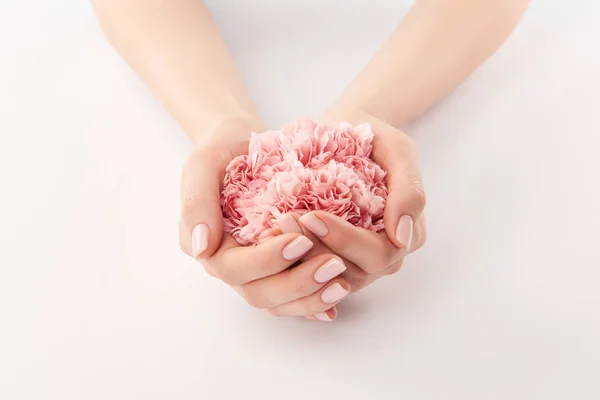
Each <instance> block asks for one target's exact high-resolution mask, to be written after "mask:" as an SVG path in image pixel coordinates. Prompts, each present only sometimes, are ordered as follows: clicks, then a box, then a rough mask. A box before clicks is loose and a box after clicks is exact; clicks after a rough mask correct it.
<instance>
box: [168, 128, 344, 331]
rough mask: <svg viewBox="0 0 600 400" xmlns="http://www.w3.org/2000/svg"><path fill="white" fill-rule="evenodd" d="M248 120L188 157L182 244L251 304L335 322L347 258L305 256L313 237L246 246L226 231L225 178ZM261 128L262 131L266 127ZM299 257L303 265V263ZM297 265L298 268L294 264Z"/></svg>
mask: <svg viewBox="0 0 600 400" xmlns="http://www.w3.org/2000/svg"><path fill="white" fill-rule="evenodd" d="M252 129H256V128H253V127H252V126H251V125H249V124H245V123H242V124H239V123H238V124H233V125H232V124H229V125H228V126H227V127H225V126H223V127H221V128H219V129H218V130H216V131H215V132H214V134H213V135H211V136H210V137H209V138H207V139H205V140H204V141H203V142H202V143H200V144H198V145H197V147H196V149H195V150H194V152H193V153H192V154H191V155H190V157H189V158H188V160H187V161H186V163H185V166H184V169H183V176H182V192H181V193H182V213H181V220H180V224H179V226H180V228H179V239H180V245H181V248H182V250H183V251H184V252H185V253H186V254H188V255H190V256H192V257H194V258H195V259H197V260H199V261H200V262H201V263H202V265H203V266H204V268H205V269H206V271H207V272H208V273H209V274H210V275H212V276H214V277H216V278H219V279H221V280H222V281H223V282H225V283H226V284H228V285H230V286H232V287H233V288H234V289H235V290H236V291H237V292H238V293H239V294H241V295H242V296H243V297H244V299H246V300H247V302H248V303H249V304H251V305H252V306H255V307H258V308H266V309H269V310H270V311H271V312H272V313H273V314H275V315H281V316H284V315H285V316H287V315H290V316H291V315H297V316H305V315H316V317H317V318H320V319H322V320H326V321H330V320H333V319H334V318H335V316H336V310H335V308H334V306H335V304H336V303H338V302H339V301H340V300H341V299H342V298H344V297H345V296H346V295H347V294H348V293H349V292H350V289H351V287H350V285H349V284H348V282H347V281H346V280H345V279H344V278H342V277H340V276H339V274H341V273H342V272H343V271H344V270H345V266H344V264H343V261H342V260H341V259H340V258H339V257H336V256H334V255H332V254H331V253H330V252H327V251H322V252H321V253H320V254H319V256H318V257H313V258H311V259H310V260H306V261H304V262H299V261H300V259H301V258H302V257H303V256H304V255H305V254H306V253H307V252H308V251H309V250H310V249H311V248H312V247H313V242H312V241H311V240H310V239H308V238H307V237H306V236H303V235H301V234H299V233H288V234H282V235H279V236H278V237H277V238H273V239H272V240H268V241H265V242H263V243H259V244H258V245H256V246H250V247H242V246H240V245H239V244H238V243H237V242H236V241H235V239H234V238H233V237H232V236H231V235H228V234H224V233H223V220H222V211H221V205H220V191H221V183H222V181H223V177H224V173H225V168H226V166H227V164H228V163H229V162H230V161H231V160H232V159H233V158H234V157H235V156H237V155H239V154H242V153H246V152H247V151H248V137H249V135H243V136H240V135H239V134H237V133H236V132H250V131H251V130H252ZM261 129H262V127H259V128H258V129H257V130H259V131H260V130H261ZM296 264H297V265H296ZM292 265H296V266H295V267H294V268H289V267H290V266H292Z"/></svg>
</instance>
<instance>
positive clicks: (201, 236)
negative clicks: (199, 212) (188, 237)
mask: <svg viewBox="0 0 600 400" xmlns="http://www.w3.org/2000/svg"><path fill="white" fill-rule="evenodd" d="M207 247H208V225H206V224H198V225H196V226H195V227H194V230H192V253H193V254H194V258H196V257H198V256H199V255H200V253H202V252H203V251H204V250H206V248H207Z"/></svg>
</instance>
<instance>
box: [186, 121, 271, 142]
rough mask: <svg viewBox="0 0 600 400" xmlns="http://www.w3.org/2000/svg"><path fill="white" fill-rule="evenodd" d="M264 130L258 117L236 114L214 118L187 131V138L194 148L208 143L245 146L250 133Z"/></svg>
mask: <svg viewBox="0 0 600 400" xmlns="http://www.w3.org/2000/svg"><path fill="white" fill-rule="evenodd" d="M265 130H266V127H265V125H264V123H263V122H262V121H261V119H260V117H259V116H258V115H256V114H252V113H245V112H237V113H229V114H224V115H219V116H215V117H213V118H211V121H210V122H209V123H208V124H207V125H206V126H203V127H199V128H197V129H193V130H191V131H188V136H189V137H190V138H191V139H192V142H193V143H194V145H195V146H196V147H200V146H205V145H206V144H209V143H222V144H230V145H238V144H247V143H248V142H249V140H250V135H251V133H252V132H263V131H265Z"/></svg>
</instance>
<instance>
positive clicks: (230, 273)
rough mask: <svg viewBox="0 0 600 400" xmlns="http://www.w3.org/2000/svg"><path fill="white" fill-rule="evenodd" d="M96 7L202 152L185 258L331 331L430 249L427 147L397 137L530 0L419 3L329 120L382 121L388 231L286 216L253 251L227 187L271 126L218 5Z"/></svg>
mask: <svg viewBox="0 0 600 400" xmlns="http://www.w3.org/2000/svg"><path fill="white" fill-rule="evenodd" d="M92 3H93V6H94V9H95V11H96V14H97V16H98V19H99V21H100V24H101V26H102V28H103V29H104V31H105V33H106V36H107V37H108V39H109V40H110V42H111V43H112V45H113V46H114V47H115V49H116V50H117V51H118V53H119V54H120V55H121V56H122V57H123V59H125V61H126V62H127V63H128V64H129V65H130V66H131V68H132V69H133V70H134V71H135V72H136V73H137V74H138V75H139V76H140V78H141V79H142V80H143V81H144V82H145V84H146V85H147V86H148V87H149V88H150V90H151V91H152V92H153V93H154V95H155V96H156V97H157V98H158V99H159V100H160V101H161V102H162V103H163V104H164V106H165V107H166V108H167V110H168V111H169V112H170V113H171V115H172V116H173V117H174V118H175V120H176V121H177V122H178V123H179V124H180V125H181V127H182V128H183V130H184V131H185V132H186V133H187V134H188V135H189V137H190V138H191V140H192V141H193V143H194V145H195V149H194V151H193V152H192V154H191V155H190V156H189V158H188V160H187V161H186V162H185V165H184V168H183V173H182V189H181V199H182V207H181V210H182V212H181V221H180V229H179V236H180V244H181V248H182V250H183V251H184V252H185V253H186V254H188V255H190V256H192V257H194V258H196V259H197V260H198V261H200V262H201V263H202V265H203V266H204V268H205V269H206V271H207V272H208V273H209V274H210V275H212V276H214V277H216V278H218V279H221V280H223V281H224V282H225V283H227V284H228V285H230V286H231V287H232V288H233V289H234V290H236V291H237V292H238V293H240V295H241V296H242V297H243V298H244V299H246V300H247V302H248V303H249V304H251V305H252V306H255V307H258V308H265V309H268V310H269V311H270V312H271V313H273V314H274V315H278V316H304V317H306V318H308V319H312V320H321V321H331V320H334V319H335V318H336V317H337V310H336V308H335V305H336V304H337V303H339V302H340V301H342V300H343V298H344V297H345V295H347V294H348V293H350V292H355V291H357V290H360V289H361V288H363V287H365V286H366V285H368V284H370V283H371V282H373V281H375V280H377V279H379V278H381V277H382V276H385V275H390V274H393V273H395V272H397V271H398V270H399V269H400V268H401V266H402V262H403V260H404V258H405V257H406V256H407V255H408V254H410V253H411V252H413V251H415V250H417V249H419V248H420V247H421V246H423V244H424V243H425V240H426V236H427V232H426V223H425V217H424V215H423V210H424V208H425V191H424V188H423V183H422V179H421V175H420V172H419V166H418V159H417V151H416V148H415V145H414V143H413V142H412V140H411V139H410V138H409V137H408V136H407V135H406V134H405V133H403V132H402V131H400V130H399V129H398V128H399V127H401V126H403V125H404V124H405V123H407V122H409V121H411V120H412V119H414V118H416V117H418V116H419V115H420V114H421V113H423V112H424V111H425V110H426V109H427V108H429V107H430V106H431V105H432V104H434V103H435V102H436V101H438V100H439V99H441V98H443V97H444V96H445V95H447V94H448V93H449V92H450V91H452V90H453V89H454V88H455V87H456V86H457V85H458V84H459V83H460V82H462V81H463V80H464V79H465V78H466V77H467V76H468V75H469V74H470V73H471V72H473V70H475V69H476V68H477V67H478V66H479V65H480V64H481V63H482V62H483V61H484V60H485V59H487V58H488V57H489V56H490V55H492V54H493V53H494V52H495V51H496V50H497V49H498V47H500V45H501V44H502V43H503V42H504V41H505V40H506V39H507V38H508V36H509V35H510V34H511V32H512V31H513V29H514V27H515V26H516V25H517V23H518V21H519V20H520V18H521V17H522V15H523V13H524V12H525V10H526V8H527V5H528V1H527V0H418V1H416V2H415V3H414V5H413V7H412V8H411V10H410V11H409V12H408V13H407V14H406V16H405V17H404V18H403V19H402V21H401V22H400V23H399V25H398V27H397V28H396V29H395V31H394V32H393V33H392V34H391V36H390V37H389V38H388V39H387V41H386V42H385V43H384V44H383V45H382V47H381V48H380V49H379V50H378V51H377V52H376V54H375V55H374V56H373V58H372V59H371V61H370V62H369V63H368V64H367V65H366V66H365V68H364V69H363V70H362V71H361V72H360V73H359V74H358V76H357V77H356V78H355V79H354V80H353V81H352V82H351V83H350V84H349V85H348V86H347V88H346V89H345V90H344V92H343V93H342V94H341V95H340V97H339V99H338V100H337V101H336V102H335V103H334V104H332V105H331V107H330V108H329V109H327V110H326V111H325V112H324V113H323V115H322V116H321V119H322V120H323V121H328V122H334V123H337V122H340V121H348V122H351V123H352V124H359V123H363V122H367V123H370V124H371V126H372V128H373V131H374V132H375V141H374V145H373V146H374V147H373V155H372V157H373V159H374V160H375V161H376V162H378V163H379V164H380V165H381V166H382V167H383V168H384V169H385V170H387V171H388V176H387V185H388V188H389V196H388V199H387V202H386V209H385V215H384V221H385V227H386V228H385V230H384V231H382V232H379V233H374V232H370V231H366V230H364V229H361V228H357V227H354V226H352V225H350V224H348V223H347V222H345V221H343V220H340V219H339V218H337V217H335V216H332V215H329V214H327V213H324V212H313V213H310V214H309V215H305V216H302V217H299V216H297V215H287V216H285V217H284V218H285V219H286V220H285V221H284V222H285V223H282V224H281V226H282V227H283V231H274V230H272V231H268V232H265V233H263V235H262V238H263V239H264V240H262V241H261V242H260V243H259V244H258V245H256V246H251V247H241V246H239V245H238V244H237V242H236V241H235V240H234V239H233V238H232V237H231V236H229V235H227V234H223V224H222V216H221V209H220V203H219V198H220V185H221V182H222V179H223V175H224V170H225V167H226V166H227V164H228V163H229V161H231V160H232V159H233V158H234V157H235V156H237V155H239V154H243V153H244V152H246V151H247V145H248V140H249V137H250V132H253V131H254V132H262V131H264V130H265V129H266V127H265V126H264V124H263V122H262V121H261V118H260V117H259V116H258V114H257V112H256V109H255V107H254V105H253V104H252V101H251V99H250V96H249V95H248V93H247V91H246V89H245V87H244V84H243V81H242V79H241V77H240V74H239V72H238V70H237V69H236V67H235V64H234V62H233V59H232V57H231V55H230V54H229V52H228V50H227V47H226V46H225V43H224V42H223V40H222V38H221V36H220V34H219V31H218V29H217V26H216V25H215V23H214V21H213V20H212V18H211V16H210V13H209V11H208V10H207V8H206V6H205V5H204V3H203V2H202V1H199V0H169V1H163V0H95V1H92ZM315 217H316V218H317V221H320V224H318V225H317V227H318V228H319V229H315V223H314V221H315V219H314V218H315ZM311 221H312V224H311V223H310V222H311ZM324 227H325V228H324ZM331 260H337V261H338V262H339V263H341V264H342V265H343V266H342V267H341V268H338V269H337V270H336V275H335V276H331V277H328V279H327V280H326V281H325V282H322V279H321V280H317V276H318V275H319V274H318V273H317V271H318V270H319V267H321V266H323V265H324V264H326V263H327V262H328V261H331ZM292 265H295V267H294V268H289V267H290V266H292ZM337 265H338V266H339V265H340V264H337ZM344 268H345V269H344ZM330 275H331V274H330ZM321 277H322V274H321ZM330 289H331V290H330ZM333 294H335V296H333ZM340 296H341V297H340Z"/></svg>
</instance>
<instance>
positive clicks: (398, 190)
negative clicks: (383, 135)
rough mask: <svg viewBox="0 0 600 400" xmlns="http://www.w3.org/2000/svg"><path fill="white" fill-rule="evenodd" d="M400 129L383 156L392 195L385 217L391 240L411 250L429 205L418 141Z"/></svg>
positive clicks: (398, 245) (388, 199)
mask: <svg viewBox="0 0 600 400" xmlns="http://www.w3.org/2000/svg"><path fill="white" fill-rule="evenodd" d="M396 133H397V135H394V138H393V140H394V143H393V146H386V151H385V153H384V155H383V157H381V158H382V160H381V162H382V164H383V165H384V167H385V168H386V169H387V171H388V176H387V186H388V197H387V200H386V204H385V211H384V217H383V218H384V225H385V230H386V234H387V236H388V238H389V239H390V241H391V242H392V243H394V244H395V245H396V246H397V247H399V248H405V249H406V250H407V251H408V252H410V250H411V246H412V247H415V246H414V245H415V243H413V238H414V233H415V229H421V227H423V226H424V225H423V224H420V223H419V222H420V219H421V218H422V217H423V210H424V209H425V191H424V189H423V181H422V178H421V173H420V171H419V166H418V157H417V151H416V148H415V145H414V144H413V142H412V140H411V139H410V138H409V137H408V136H406V135H405V134H404V133H402V132H399V131H397V132H396ZM417 236H419V237H420V236H422V235H420V234H419V235H417Z"/></svg>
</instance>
